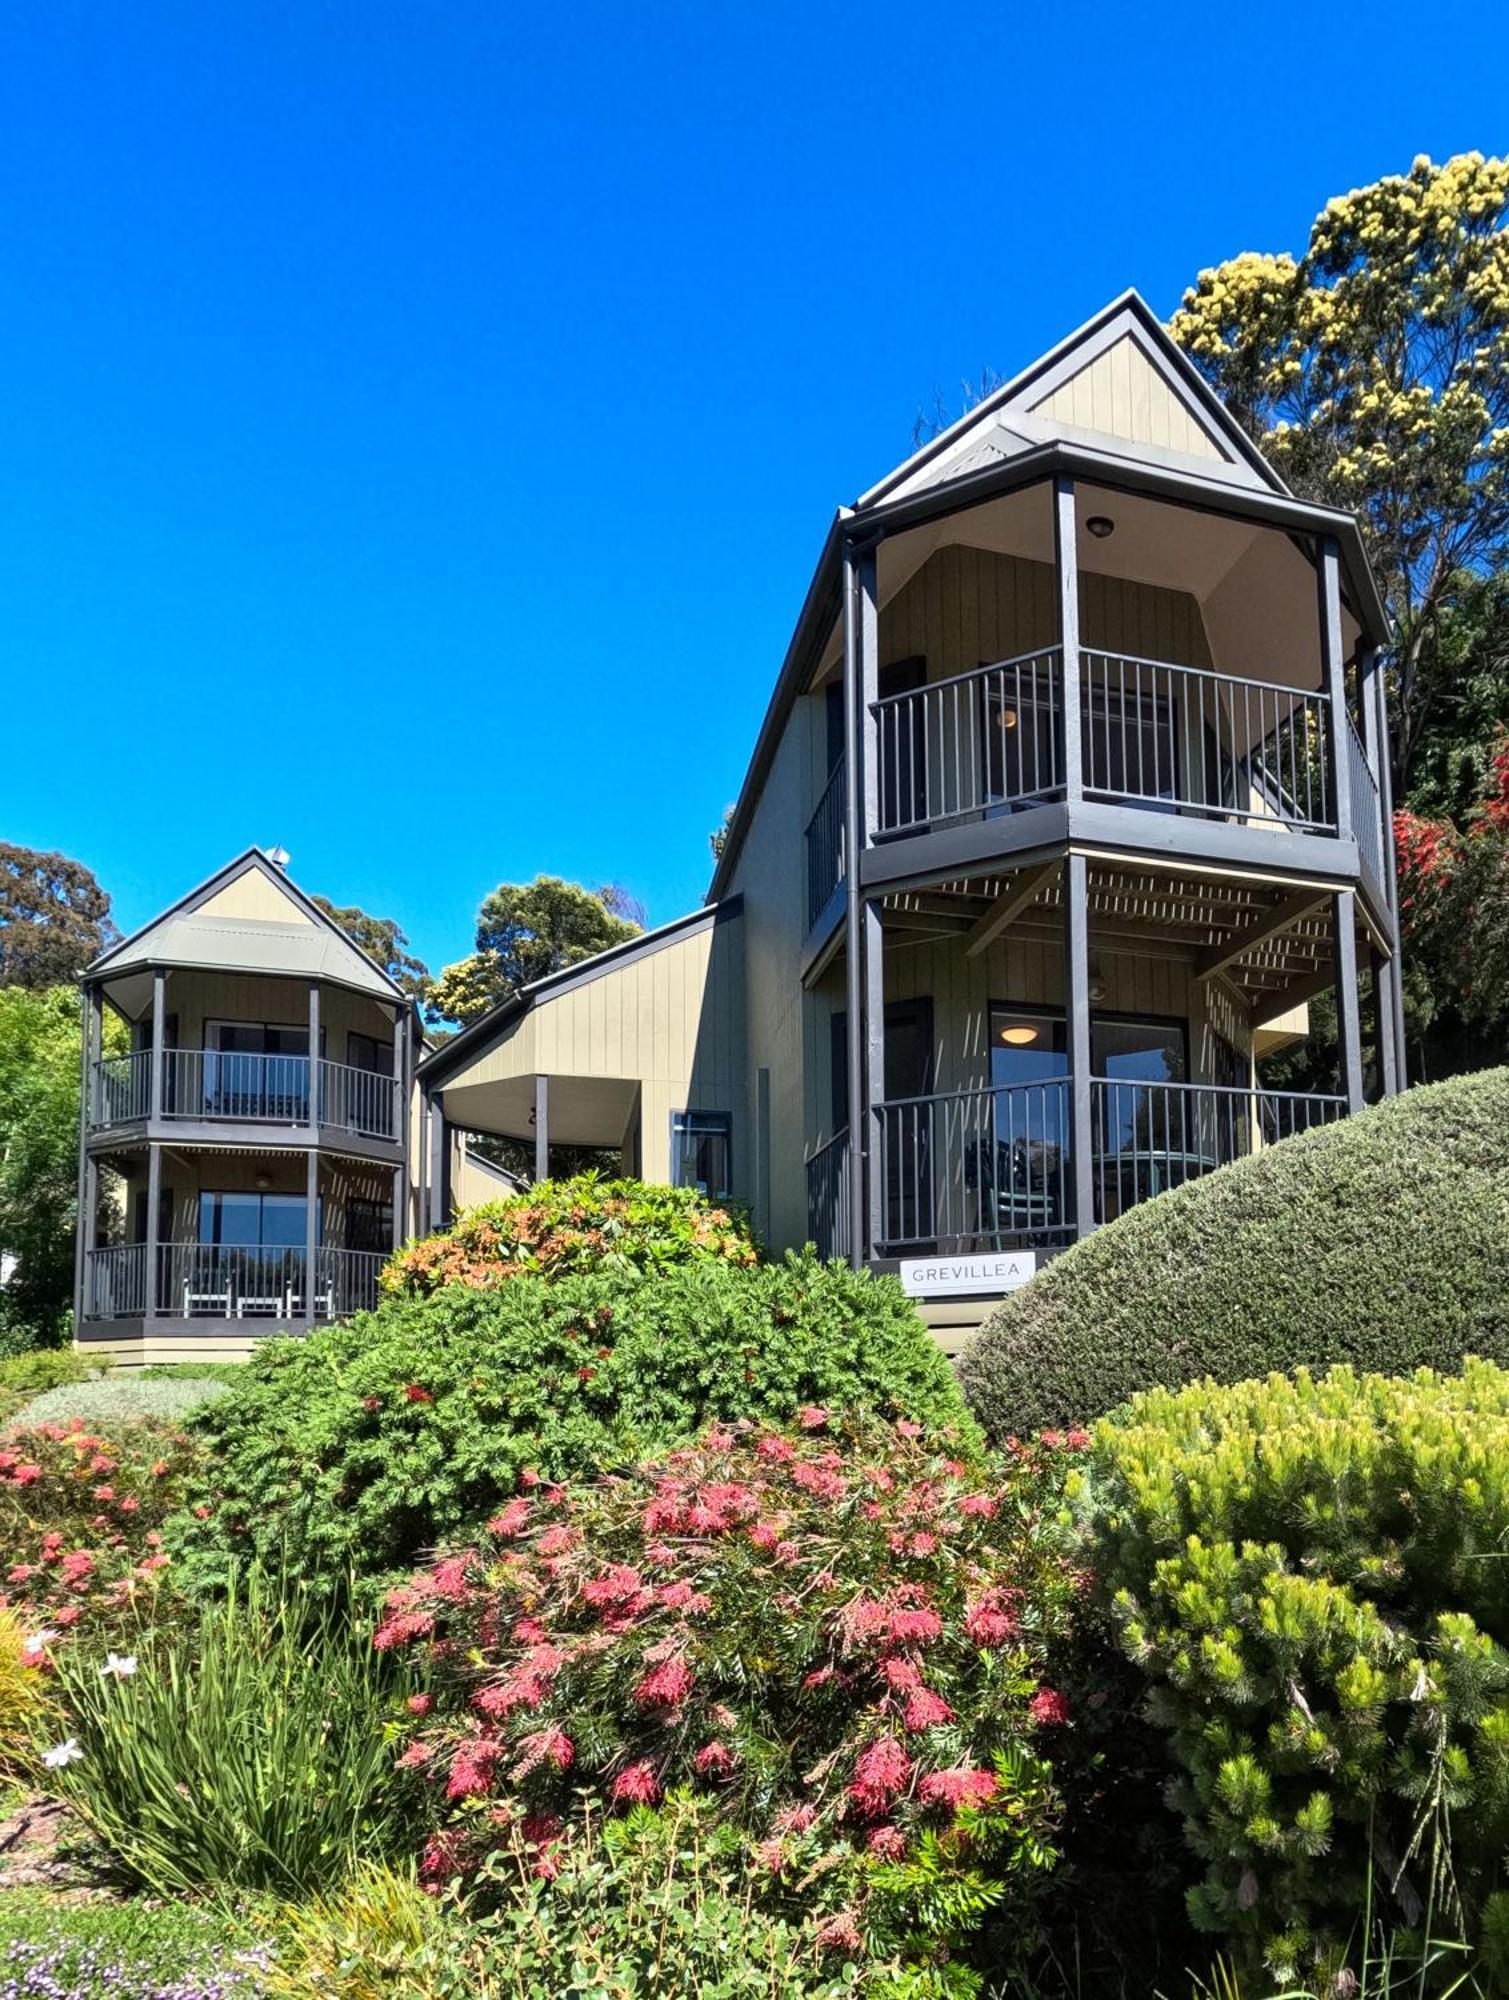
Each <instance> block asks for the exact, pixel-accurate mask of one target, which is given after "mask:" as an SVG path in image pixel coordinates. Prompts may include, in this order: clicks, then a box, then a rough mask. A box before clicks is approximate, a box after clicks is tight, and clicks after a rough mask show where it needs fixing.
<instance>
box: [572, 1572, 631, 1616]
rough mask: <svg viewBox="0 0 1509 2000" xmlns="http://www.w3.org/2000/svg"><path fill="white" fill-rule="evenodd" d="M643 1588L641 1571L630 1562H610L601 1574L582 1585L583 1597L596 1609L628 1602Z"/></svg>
mask: <svg viewBox="0 0 1509 2000" xmlns="http://www.w3.org/2000/svg"><path fill="white" fill-rule="evenodd" d="M640 1588H641V1581H640V1575H639V1571H638V1570H637V1569H635V1568H633V1567H632V1565H631V1564H629V1563H610V1564H609V1566H608V1568H607V1569H605V1570H604V1571H603V1573H602V1575H601V1576H595V1577H593V1578H592V1579H591V1581H590V1582H588V1583H584V1584H583V1585H582V1597H583V1599H584V1600H585V1602H586V1603H588V1604H590V1605H592V1606H593V1607H594V1608H595V1609H601V1608H602V1607H603V1606H605V1605H622V1604H627V1603H628V1602H629V1601H630V1599H631V1598H634V1597H636V1596H638V1594H639V1591H640Z"/></svg>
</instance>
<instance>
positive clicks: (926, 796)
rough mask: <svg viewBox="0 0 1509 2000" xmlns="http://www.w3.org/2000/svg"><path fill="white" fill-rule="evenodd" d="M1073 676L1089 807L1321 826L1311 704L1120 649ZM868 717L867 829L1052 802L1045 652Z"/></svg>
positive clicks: (1049, 663) (1323, 795)
mask: <svg viewBox="0 0 1509 2000" xmlns="http://www.w3.org/2000/svg"><path fill="white" fill-rule="evenodd" d="M1080 673H1081V711H1080V736H1081V762H1082V770H1083V783H1084V790H1085V794H1086V796H1087V797H1089V798H1094V799H1101V800H1107V801H1111V802H1115V803H1120V804H1125V805H1133V806H1140V807H1144V808H1147V809H1151V810H1154V811H1163V812H1191V813H1199V814H1201V815H1206V816H1210V817H1214V818H1220V819H1230V820H1236V821H1240V822H1242V823H1244V824H1248V825H1261V824H1270V825H1279V826H1287V827H1291V828H1293V829H1295V830H1296V831H1327V830H1330V829H1332V828H1333V827H1334V824H1335V821H1334V817H1333V815H1332V812H1331V808H1330V806H1329V804H1328V800H1329V771H1328V761H1329V756H1330V751H1329V747H1328V730H1327V713H1326V711H1327V708H1328V705H1329V704H1328V699H1327V697H1326V696H1325V695H1324V694H1321V693H1316V692H1313V691H1308V690H1305V689H1302V688H1292V687H1281V686H1275V685H1274V684H1273V683H1271V682H1268V681H1251V680H1241V679H1238V678H1236V677H1235V676H1233V675H1231V674H1217V673H1212V672H1210V671H1208V670H1207V669H1204V668H1197V667H1182V666H1175V665H1173V664H1171V663H1170V662H1168V661H1162V660H1144V659H1138V658H1135V657H1133V656H1132V655H1130V654H1120V653H1105V652H1092V651H1085V652H1083V653H1082V654H1081V655H1080ZM873 713H874V717H875V723H876V736H877V756H878V761H879V765H880V786H879V790H880V812H879V826H878V831H879V832H880V833H881V834H885V835H895V834H900V833H908V832H915V831H917V830H919V829H921V828H924V827H938V826H948V825H953V824H957V823H959V822H961V821H964V820H969V819H974V818H978V817H980V816H982V815H988V814H990V813H993V812H1001V811H1010V810H1013V809H1020V808H1022V807H1024V806H1027V805H1032V804H1038V803H1040V802H1042V801H1044V800H1049V799H1055V798H1060V797H1062V796H1063V791H1064V754H1063V748H1064V746H1063V734H1064V724H1063V667H1062V656H1061V652H1060V650H1059V649H1058V648H1057V647H1053V648H1050V649H1048V650H1047V651H1045V652H1041V653H1032V654H1027V655H1024V656H1023V657H1022V658H1020V659H1013V660H1004V661H1001V662H999V663H997V664H996V665H993V666H987V667H981V668H979V669H977V670H976V671H975V672H973V673H968V674H958V675H955V676H954V677H953V678H952V679H949V680H943V681H930V682H928V683H927V684H926V685H925V686H923V687H920V688H915V689H912V690H911V691H910V692H908V693H905V694H898V695H891V696H889V697H887V698H886V699H885V700H883V701H879V702H876V703H875V705H874V711H873ZM1375 817H1376V814H1375Z"/></svg>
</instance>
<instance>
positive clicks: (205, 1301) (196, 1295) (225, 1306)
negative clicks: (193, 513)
mask: <svg viewBox="0 0 1509 2000" xmlns="http://www.w3.org/2000/svg"><path fill="white" fill-rule="evenodd" d="M206 1315H208V1316H209V1317H212V1318H215V1319H229V1318H230V1316H231V1294H230V1287H229V1286H228V1285H227V1286H226V1288H225V1290H224V1291H220V1290H218V1289H217V1290H215V1291H209V1292H196V1291H195V1290H194V1289H193V1281H192V1279H187V1278H186V1279H185V1280H184V1286H183V1316H184V1318H185V1319H195V1318H202V1317H205V1316H206Z"/></svg>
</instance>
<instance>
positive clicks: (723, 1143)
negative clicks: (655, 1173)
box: [671, 1111, 733, 1201]
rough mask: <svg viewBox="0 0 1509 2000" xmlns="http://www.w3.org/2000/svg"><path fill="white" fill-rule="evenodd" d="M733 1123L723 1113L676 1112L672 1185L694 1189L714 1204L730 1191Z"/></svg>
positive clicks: (725, 1197)
mask: <svg viewBox="0 0 1509 2000" xmlns="http://www.w3.org/2000/svg"><path fill="white" fill-rule="evenodd" d="M732 1126H733V1120H732V1119H731V1118H730V1117H729V1115H728V1113H727V1112H726V1111H677V1112H674V1113H673V1114H672V1116H671V1185H672V1186H673V1187H694V1188H696V1189H697V1190H698V1191H699V1193H702V1194H705V1195H707V1196H709V1197H710V1198H711V1199H712V1200H714V1201H726V1200H727V1199H728V1196H729V1194H730V1192H731V1191H732V1173H731V1155H732V1151H733V1144H732Z"/></svg>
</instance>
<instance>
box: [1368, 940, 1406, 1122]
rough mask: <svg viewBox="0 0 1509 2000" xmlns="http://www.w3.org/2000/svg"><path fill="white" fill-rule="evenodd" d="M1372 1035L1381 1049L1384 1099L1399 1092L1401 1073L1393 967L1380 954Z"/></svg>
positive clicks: (1380, 1081) (1376, 962) (1375, 960)
mask: <svg viewBox="0 0 1509 2000" xmlns="http://www.w3.org/2000/svg"><path fill="white" fill-rule="evenodd" d="M1372 965H1373V1033H1374V1037H1375V1040H1376V1044H1377V1050H1378V1089H1379V1092H1380V1094H1381V1095H1382V1096H1384V1097H1394V1096H1396V1095H1397V1094H1398V1090H1399V1071H1398V1065H1397V1063H1396V1062H1395V1059H1394V994H1393V977H1394V967H1393V963H1392V961H1391V960H1389V959H1387V958H1385V957H1384V955H1383V953H1382V952H1381V951H1375V952H1374V953H1373V954H1372Z"/></svg>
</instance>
